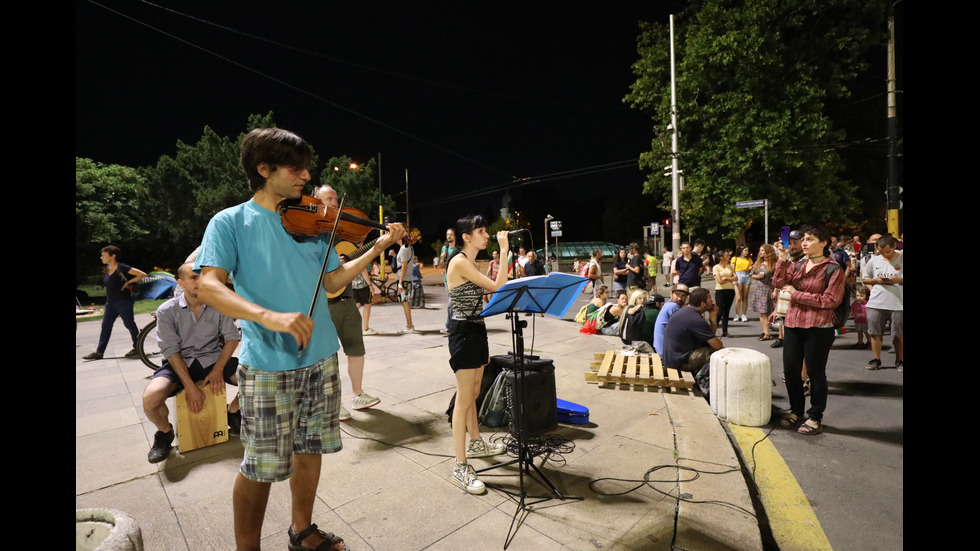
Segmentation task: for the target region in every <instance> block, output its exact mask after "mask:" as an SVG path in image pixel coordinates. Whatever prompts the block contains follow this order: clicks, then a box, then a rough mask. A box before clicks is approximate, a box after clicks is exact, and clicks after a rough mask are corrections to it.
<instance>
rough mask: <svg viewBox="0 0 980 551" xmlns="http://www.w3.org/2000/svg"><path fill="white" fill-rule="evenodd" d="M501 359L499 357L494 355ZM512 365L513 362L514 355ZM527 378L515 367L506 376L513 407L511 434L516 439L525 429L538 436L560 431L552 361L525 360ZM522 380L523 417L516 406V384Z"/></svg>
mask: <svg viewBox="0 0 980 551" xmlns="http://www.w3.org/2000/svg"><path fill="white" fill-rule="evenodd" d="M495 358H500V356H495ZM509 358H511V363H513V356H509ZM524 369H525V375H524V377H521V376H520V374H518V373H517V372H516V371H514V370H513V369H512V368H511V369H509V370H508V371H507V372H506V374H505V375H504V379H505V381H506V388H507V397H508V400H507V403H508V405H509V406H510V433H511V435H513V436H515V437H516V436H517V433H518V431H519V430H520V428H521V427H522V426H523V428H524V435H525V436H538V435H540V434H544V433H546V432H548V431H552V430H555V429H557V428H558V400H557V398H558V396H557V393H556V391H555V364H554V362H553V361H551V360H533V361H525V366H524ZM521 381H523V383H524V385H523V388H524V407H523V412H524V416H522V415H521V410H522V408H520V407H519V405H518V404H517V399H518V396H519V394H518V393H517V391H516V390H515V387H514V385H515V383H518V384H519V383H520V382H521Z"/></svg>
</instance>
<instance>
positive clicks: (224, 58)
mask: <svg viewBox="0 0 980 551" xmlns="http://www.w3.org/2000/svg"><path fill="white" fill-rule="evenodd" d="M89 2H90V3H92V4H94V5H96V6H99V7H100V8H103V9H105V10H107V11H110V12H112V13H115V14H116V15H119V16H120V17H124V18H126V19H129V20H130V21H132V22H134V23H137V24H139V25H142V26H144V27H146V28H148V29H150V30H153V31H155V32H158V33H160V34H162V35H164V36H166V37H168V38H172V39H173V40H176V41H178V42H180V43H182V44H186V45H187V46H190V47H192V48H195V49H197V50H200V51H202V52H204V53H206V54H208V55H211V56H214V57H216V58H218V59H220V60H222V61H224V62H226V63H230V64H232V65H234V66H236V67H239V68H241V69H244V70H246V71H248V72H250V73H254V74H257V75H259V76H262V77H264V78H267V79H269V80H271V81H273V82H275V83H277V84H280V85H282V86H285V87H287V88H289V89H291V90H294V91H296V92H299V93H301V94H303V95H306V96H309V97H311V98H313V99H315V100H317V101H321V102H323V103H326V104H328V105H331V106H333V107H335V108H337V109H340V110H341V111H344V112H347V113H350V114H351V115H354V116H356V117H359V118H361V119H364V120H366V121H368V122H370V123H373V124H376V125H378V126H380V127H382V128H385V129H388V130H391V131H392V132H396V133H398V134H401V135H402V136H405V137H407V138H410V139H413V140H415V141H418V142H420V143H423V144H425V145H428V146H429V147H432V148H435V149H438V150H439V151H442V152H444V153H448V154H450V155H452V156H454V157H458V158H460V159H462V160H464V161H467V162H469V163H472V164H475V165H477V166H480V167H483V168H485V169H487V170H489V171H491V172H495V173H497V174H503V175H505V176H512V175H511V173H509V172H507V171H505V170H502V169H499V168H496V167H493V166H490V165H488V164H486V163H483V162H480V161H477V160H476V159H473V158H471V157H467V156H466V155H463V154H461V153H457V152H455V151H453V150H451V149H449V148H446V147H443V146H441V145H439V144H436V143H435V142H432V141H429V140H426V139H425V138H422V137H420V136H416V135H414V134H412V133H410V132H407V131H405V130H401V129H400V128H396V127H394V126H392V125H390V124H387V123H385V122H382V121H379V120H377V119H375V118H372V117H369V116H368V115H365V114H363V113H360V112H358V111H355V110H353V109H351V108H349V107H345V106H343V105H341V104H339V103H337V102H334V101H331V100H328V99H327V98H324V97H322V96H319V95H317V94H314V93H313V92H310V91H308V90H306V89H304V88H301V87H299V86H296V85H294V84H291V83H289V82H287V81H285V80H282V79H280V78H277V77H274V76H271V75H268V74H266V73H264V72H262V71H260V70H258V69H254V68H252V67H250V66H248V65H245V64H244V63H240V62H238V61H235V60H234V59H231V58H229V57H227V56H224V55H221V54H219V53H217V52H214V51H211V50H209V49H207V48H204V47H203V46H199V45H197V44H195V43H193V42H190V41H188V40H185V39H183V38H181V37H179V36H176V35H174V34H171V33H169V32H167V31H164V30H162V29H159V28H157V27H154V26H153V25H150V24H148V23H145V22H143V21H140V20H139V19H136V18H134V17H131V16H129V15H126V14H124V13H121V12H119V11H118V10H114V9H112V8H109V7H107V6H104V5H102V4H99V3H98V2H94V1H93V0H89Z"/></svg>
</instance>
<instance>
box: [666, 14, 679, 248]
mask: <svg viewBox="0 0 980 551" xmlns="http://www.w3.org/2000/svg"><path fill="white" fill-rule="evenodd" d="M669 128H670V130H671V150H670V159H671V160H670V167H671V170H670V173H671V177H670V190H671V213H670V217H671V220H673V224H672V225H673V226H674V228H673V230H672V235H671V237H672V242H671V246H672V247H673V250H674V252H675V253H676V252H677V251H679V250H680V249H681V207H680V197H679V195H680V170H678V159H677V157H678V153H677V81H676V79H675V78H674V14H670V127H669Z"/></svg>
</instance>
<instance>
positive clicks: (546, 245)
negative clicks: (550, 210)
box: [544, 214, 555, 265]
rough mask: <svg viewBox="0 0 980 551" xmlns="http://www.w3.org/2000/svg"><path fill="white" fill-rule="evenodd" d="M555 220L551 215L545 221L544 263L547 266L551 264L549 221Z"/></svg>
mask: <svg viewBox="0 0 980 551" xmlns="http://www.w3.org/2000/svg"><path fill="white" fill-rule="evenodd" d="M554 219H555V217H554V216H552V215H550V214H549V215H548V216H546V217H545V219H544V263H545V265H547V264H548V262H549V260H551V257H550V256H548V221H549V220H554Z"/></svg>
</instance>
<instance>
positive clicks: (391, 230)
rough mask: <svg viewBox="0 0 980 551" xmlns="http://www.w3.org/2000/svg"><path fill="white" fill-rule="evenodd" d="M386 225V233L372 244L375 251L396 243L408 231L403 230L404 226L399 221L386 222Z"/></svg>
mask: <svg viewBox="0 0 980 551" xmlns="http://www.w3.org/2000/svg"><path fill="white" fill-rule="evenodd" d="M387 227H388V233H387V234H385V235H384V237H382V238H381V239H379V240H378V242H377V243H375V244H374V249H375V251H383V250H385V249H387V248H388V247H390V246H392V245H396V244H398V243H399V242H400V241H401V240H402V238H403V237H405V234H407V233H408V232H407V231H406V230H405V226H403V225H401V222H395V223H394V224H388V226H387Z"/></svg>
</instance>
